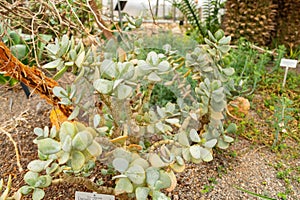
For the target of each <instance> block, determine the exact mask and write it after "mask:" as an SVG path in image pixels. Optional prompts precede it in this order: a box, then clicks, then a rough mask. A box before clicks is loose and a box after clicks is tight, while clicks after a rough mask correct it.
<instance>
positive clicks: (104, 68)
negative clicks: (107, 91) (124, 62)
mask: <svg viewBox="0 0 300 200" xmlns="http://www.w3.org/2000/svg"><path fill="white" fill-rule="evenodd" d="M100 72H101V75H102V76H104V77H105V78H108V79H114V78H116V76H117V71H116V64H115V63H114V62H113V61H112V60H108V59H105V60H104V61H103V62H102V64H101V67H100Z"/></svg>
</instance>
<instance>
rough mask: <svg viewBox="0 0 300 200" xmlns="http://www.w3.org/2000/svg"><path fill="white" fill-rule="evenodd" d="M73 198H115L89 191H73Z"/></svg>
mask: <svg viewBox="0 0 300 200" xmlns="http://www.w3.org/2000/svg"><path fill="white" fill-rule="evenodd" d="M75 200H115V196H113V195H107V194H96V193H90V192H78V191H76V192H75Z"/></svg>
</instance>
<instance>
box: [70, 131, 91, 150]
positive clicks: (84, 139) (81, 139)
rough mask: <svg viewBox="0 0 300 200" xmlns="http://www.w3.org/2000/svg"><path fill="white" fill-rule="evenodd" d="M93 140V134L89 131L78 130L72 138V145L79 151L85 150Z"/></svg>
mask: <svg viewBox="0 0 300 200" xmlns="http://www.w3.org/2000/svg"><path fill="white" fill-rule="evenodd" d="M92 142H93V136H92V134H91V133H90V132H88V131H81V132H78V133H77V134H76V135H75V137H74V138H73V140H72V146H73V147H74V149H77V150H79V151H83V150H84V149H85V148H87V147H88V146H89V145H91V144H92Z"/></svg>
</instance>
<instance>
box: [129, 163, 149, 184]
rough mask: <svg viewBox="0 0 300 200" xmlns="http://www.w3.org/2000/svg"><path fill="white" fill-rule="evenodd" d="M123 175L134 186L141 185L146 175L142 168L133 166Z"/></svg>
mask: <svg viewBox="0 0 300 200" xmlns="http://www.w3.org/2000/svg"><path fill="white" fill-rule="evenodd" d="M125 175H126V176H127V177H128V178H129V179H130V181H132V182H133V183H135V184H138V185H139V184H142V183H144V181H145V178H146V175H145V170H144V168H143V167H141V166H139V165H133V166H131V167H129V168H128V169H127V171H126V172H125Z"/></svg>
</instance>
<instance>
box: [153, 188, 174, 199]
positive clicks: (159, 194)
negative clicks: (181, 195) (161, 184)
mask: <svg viewBox="0 0 300 200" xmlns="http://www.w3.org/2000/svg"><path fill="white" fill-rule="evenodd" d="M152 199H153V200H170V198H169V197H167V196H166V195H165V194H164V193H162V192H160V191H158V190H154V191H153V195H152Z"/></svg>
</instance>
